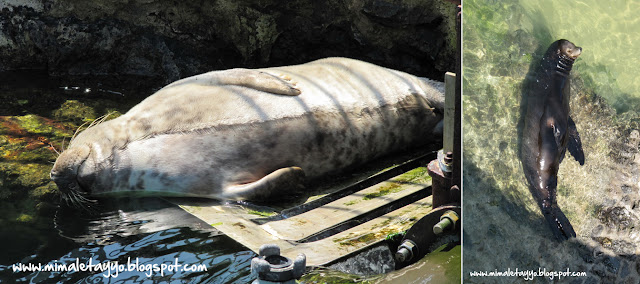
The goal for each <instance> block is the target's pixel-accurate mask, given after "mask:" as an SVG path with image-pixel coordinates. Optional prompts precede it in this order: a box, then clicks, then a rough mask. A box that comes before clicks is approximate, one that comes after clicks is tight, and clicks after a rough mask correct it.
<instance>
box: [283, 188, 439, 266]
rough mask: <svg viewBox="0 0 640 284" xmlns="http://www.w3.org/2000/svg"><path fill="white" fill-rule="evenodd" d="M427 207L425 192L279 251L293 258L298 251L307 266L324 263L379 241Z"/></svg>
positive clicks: (408, 224)
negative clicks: (384, 211) (338, 230)
mask: <svg viewBox="0 0 640 284" xmlns="http://www.w3.org/2000/svg"><path fill="white" fill-rule="evenodd" d="M431 210H432V208H431V196H429V197H426V198H423V199H421V200H419V201H417V202H415V203H412V204H410V205H407V206H405V207H402V208H400V209H397V210H394V211H392V212H389V213H387V214H385V215H383V216H380V217H378V218H376V219H374V220H371V221H369V222H366V223H364V224H361V225H359V226H356V227H353V228H351V229H349V230H346V231H343V232H341V233H339V234H336V235H333V236H331V237H329V238H326V239H322V240H319V241H315V242H310V243H302V244H298V245H295V246H294V247H288V248H286V249H282V248H281V251H280V253H281V254H282V255H284V256H286V257H289V258H295V257H296V256H297V255H298V254H299V253H304V254H305V255H306V257H307V265H308V266H317V265H327V264H329V263H331V262H333V261H335V260H337V259H339V258H342V257H344V256H347V255H349V254H352V253H355V252H358V251H360V250H362V249H364V248H366V247H369V246H371V245H373V244H376V243H379V242H380V241H382V240H384V239H385V238H386V236H388V235H389V234H392V233H399V232H403V231H405V230H407V229H409V228H410V227H411V226H412V225H413V224H414V223H415V222H416V221H417V220H420V218H422V217H423V216H425V215H427V214H428V213H429V212H430V211H431Z"/></svg>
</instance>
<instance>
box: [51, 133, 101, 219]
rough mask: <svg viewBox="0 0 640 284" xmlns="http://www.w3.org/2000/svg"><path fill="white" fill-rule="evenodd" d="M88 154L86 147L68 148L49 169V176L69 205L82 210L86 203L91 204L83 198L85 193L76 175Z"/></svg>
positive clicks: (88, 148)
mask: <svg viewBox="0 0 640 284" xmlns="http://www.w3.org/2000/svg"><path fill="white" fill-rule="evenodd" d="M90 153H91V148H90V147H89V146H87V145H79V146H76V147H70V148H69V149H67V150H65V151H64V152H62V154H60V156H59V157H58V159H56V162H55V164H54V165H53V168H52V169H51V173H50V174H49V176H50V177H51V180H53V182H55V183H56V185H57V186H58V190H60V192H61V193H62V198H63V199H64V200H65V201H66V202H67V204H69V205H72V206H78V207H82V208H84V207H86V206H85V205H86V203H87V202H91V201H90V200H89V199H87V198H86V197H85V195H86V191H85V190H83V188H82V187H81V183H80V181H79V174H78V173H79V172H80V170H81V167H83V166H84V164H85V162H86V161H87V158H88V157H89V154H90Z"/></svg>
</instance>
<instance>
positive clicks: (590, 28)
mask: <svg viewBox="0 0 640 284" xmlns="http://www.w3.org/2000/svg"><path fill="white" fill-rule="evenodd" d="M519 4H520V5H522V6H523V8H524V12H525V13H526V14H528V15H537V16H540V17H539V18H531V20H532V22H531V23H523V26H525V27H527V28H525V30H531V31H533V30H535V28H534V27H537V26H539V25H540V24H541V23H545V24H544V26H546V27H548V30H549V34H550V35H551V36H552V37H553V38H567V39H569V40H571V41H573V42H574V43H576V44H577V45H579V46H582V47H583V50H584V52H583V55H582V56H581V58H582V60H580V61H578V63H577V66H576V68H579V69H580V70H581V73H582V74H585V75H583V76H584V77H585V80H586V81H588V82H589V87H591V88H593V89H594V90H595V92H596V93H597V94H599V95H601V96H602V97H604V98H606V99H607V101H608V102H609V103H610V104H611V105H612V106H613V107H614V108H616V109H617V110H618V111H619V112H625V111H628V110H636V109H638V107H639V106H640V81H638V80H636V77H637V74H640V65H638V64H637V63H636V62H637V61H636V60H634V59H636V58H638V54H639V53H640V19H639V18H638V13H640V2H637V1H595V0H582V1H553V0H544V1H519ZM529 25H530V26H529Z"/></svg>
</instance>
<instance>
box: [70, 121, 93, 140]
mask: <svg viewBox="0 0 640 284" xmlns="http://www.w3.org/2000/svg"><path fill="white" fill-rule="evenodd" d="M87 123H89V122H88V121H85V122H84V123H83V124H81V125H80V126H78V128H77V129H76V131H75V132H74V133H73V136H71V140H69V143H71V142H73V139H74V138H76V135H78V133H80V129H82V127H83V126H85V125H86V124H87Z"/></svg>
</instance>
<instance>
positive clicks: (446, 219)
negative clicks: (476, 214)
mask: <svg viewBox="0 0 640 284" xmlns="http://www.w3.org/2000/svg"><path fill="white" fill-rule="evenodd" d="M458 219H459V217H458V214H457V213H456V212H455V211H453V210H449V211H447V212H445V213H444V214H442V216H441V217H440V222H438V224H435V225H434V226H433V233H434V234H436V235H440V234H442V233H443V232H444V231H445V230H446V229H447V228H449V227H451V226H454V227H455V224H456V222H457V221H458Z"/></svg>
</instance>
